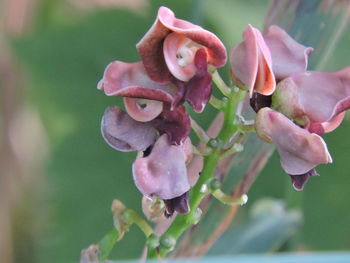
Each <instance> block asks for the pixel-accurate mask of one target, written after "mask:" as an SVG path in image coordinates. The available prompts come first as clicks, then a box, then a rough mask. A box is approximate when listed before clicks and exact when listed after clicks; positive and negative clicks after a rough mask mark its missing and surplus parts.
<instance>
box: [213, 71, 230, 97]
mask: <svg viewBox="0 0 350 263" xmlns="http://www.w3.org/2000/svg"><path fill="white" fill-rule="evenodd" d="M212 78H213V81H214V83H215V85H216V87H217V88H218V89H219V90H220V91H221V93H222V94H223V95H224V96H226V97H229V96H230V94H231V89H230V88H229V87H228V86H227V85H226V83H225V82H224V81H223V79H222V78H221V76H220V75H219V73H218V71H217V70H215V72H214V73H213V74H212Z"/></svg>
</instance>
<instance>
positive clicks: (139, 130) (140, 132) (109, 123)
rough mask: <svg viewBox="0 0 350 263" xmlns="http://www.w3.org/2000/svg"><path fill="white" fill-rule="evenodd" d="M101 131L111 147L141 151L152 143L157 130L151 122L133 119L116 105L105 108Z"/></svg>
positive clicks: (125, 150)
mask: <svg viewBox="0 0 350 263" xmlns="http://www.w3.org/2000/svg"><path fill="white" fill-rule="evenodd" d="M101 132H102V135H103V138H104V139H105V141H106V142H107V143H108V144H109V145H110V146H111V147H112V148H114V149H116V150H119V151H122V152H130V151H143V150H145V149H146V148H147V147H149V146H150V145H151V144H153V143H154V142H155V140H156V137H157V131H156V129H154V128H153V127H152V125H151V123H149V122H148V123H147V122H145V123H143V122H138V121H135V120H134V119H132V118H131V117H130V116H129V115H128V114H127V113H125V112H123V111H121V110H120V109H119V108H118V107H109V108H107V109H106V111H105V113H104V114H103V118H102V123H101Z"/></svg>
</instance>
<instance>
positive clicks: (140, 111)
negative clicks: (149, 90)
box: [124, 98, 163, 122]
mask: <svg viewBox="0 0 350 263" xmlns="http://www.w3.org/2000/svg"><path fill="white" fill-rule="evenodd" d="M124 106H125V109H126V111H127V113H128V114H129V116H130V117H132V118H133V119H134V120H136V121H141V122H147V121H151V120H153V119H154V118H156V117H157V116H158V115H159V114H160V113H161V112H162V110H163V102H161V101H156V100H147V99H134V98H124Z"/></svg>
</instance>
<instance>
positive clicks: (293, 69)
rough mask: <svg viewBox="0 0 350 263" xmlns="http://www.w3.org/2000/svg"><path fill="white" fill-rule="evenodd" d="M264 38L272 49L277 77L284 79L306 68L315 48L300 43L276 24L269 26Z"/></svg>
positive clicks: (273, 65)
mask: <svg viewBox="0 0 350 263" xmlns="http://www.w3.org/2000/svg"><path fill="white" fill-rule="evenodd" d="M264 40H265V42H266V44H267V46H268V47H269V49H270V51H271V56H272V69H273V73H274V74H275V77H276V79H278V80H282V79H284V78H287V77H289V76H290V75H291V74H293V73H297V72H302V71H305V70H306V68H307V63H308V58H309V55H310V54H311V52H312V51H313V48H311V47H305V46H303V45H301V44H299V43H298V42H296V41H295V40H294V39H293V38H292V37H290V36H289V35H288V34H287V32H286V31H284V30H283V29H281V28H280V27H278V26H276V25H272V26H270V27H269V29H268V31H267V34H265V35H264Z"/></svg>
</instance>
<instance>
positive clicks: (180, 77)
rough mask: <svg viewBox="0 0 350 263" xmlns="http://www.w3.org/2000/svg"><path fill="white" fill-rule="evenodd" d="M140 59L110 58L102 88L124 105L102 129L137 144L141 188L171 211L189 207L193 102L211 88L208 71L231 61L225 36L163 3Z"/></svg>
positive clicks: (123, 145)
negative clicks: (180, 15)
mask: <svg viewBox="0 0 350 263" xmlns="http://www.w3.org/2000/svg"><path fill="white" fill-rule="evenodd" d="M136 48H137V51H138V53H139V54H140V56H141V61H139V62H134V63H126V62H122V61H114V62H111V63H110V64H109V65H108V66H107V68H106V69H105V72H104V75H103V78H102V79H101V81H100V82H99V83H98V89H100V90H103V91H104V92H105V94H106V95H108V96H120V97H123V99H124V106H125V110H126V112H125V111H123V110H121V109H120V108H118V107H116V106H114V107H110V108H107V110H106V111H105V113H104V116H103V119H102V125H101V130H102V134H103V137H104V139H105V140H106V142H107V143H108V144H109V145H110V146H111V147H113V148H115V149H117V150H119V151H138V152H139V153H138V156H137V159H136V160H135V162H134V163H133V166H132V170H133V177H134V181H135V184H136V186H137V188H138V189H139V190H140V191H141V192H142V194H143V195H145V196H147V197H151V196H153V195H154V196H157V197H159V198H161V199H163V200H165V204H166V206H167V213H168V214H169V215H171V214H172V213H173V212H174V211H177V212H179V213H187V212H188V210H189V206H188V197H187V192H188V190H189V189H190V186H191V184H192V183H193V182H192V181H193V180H192V179H191V178H192V177H197V176H198V173H199V172H200V171H201V169H202V167H201V165H200V164H201V162H198V161H196V162H195V163H196V164H197V165H196V167H194V166H193V165H191V161H192V156H193V153H192V144H191V141H190V139H189V137H188V136H189V133H190V117H189V115H188V113H187V111H186V108H185V107H184V106H183V105H182V104H183V103H184V102H188V103H189V105H190V106H191V107H192V108H193V109H194V111H195V112H198V113H200V112H202V111H203V110H204V107H205V106H206V104H207V103H208V101H209V99H210V96H211V92H212V86H211V80H212V79H211V73H210V72H212V71H214V70H215V69H216V68H217V67H222V66H224V65H225V64H226V61H227V55H226V49H225V46H224V45H223V43H222V42H221V41H220V40H219V39H218V38H217V37H216V36H215V35H214V34H213V33H211V32H209V31H207V30H205V29H203V28H202V27H200V26H197V25H194V24H192V23H190V22H187V21H184V20H181V19H178V18H176V17H175V15H174V13H173V12H172V11H171V10H169V9H168V8H166V7H161V8H160V9H159V11H158V16H157V19H156V21H155V22H154V24H153V25H152V27H151V28H150V29H149V31H148V32H147V33H146V35H145V36H144V37H143V38H142V39H141V40H140V42H139V43H138V44H137V45H136Z"/></svg>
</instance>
